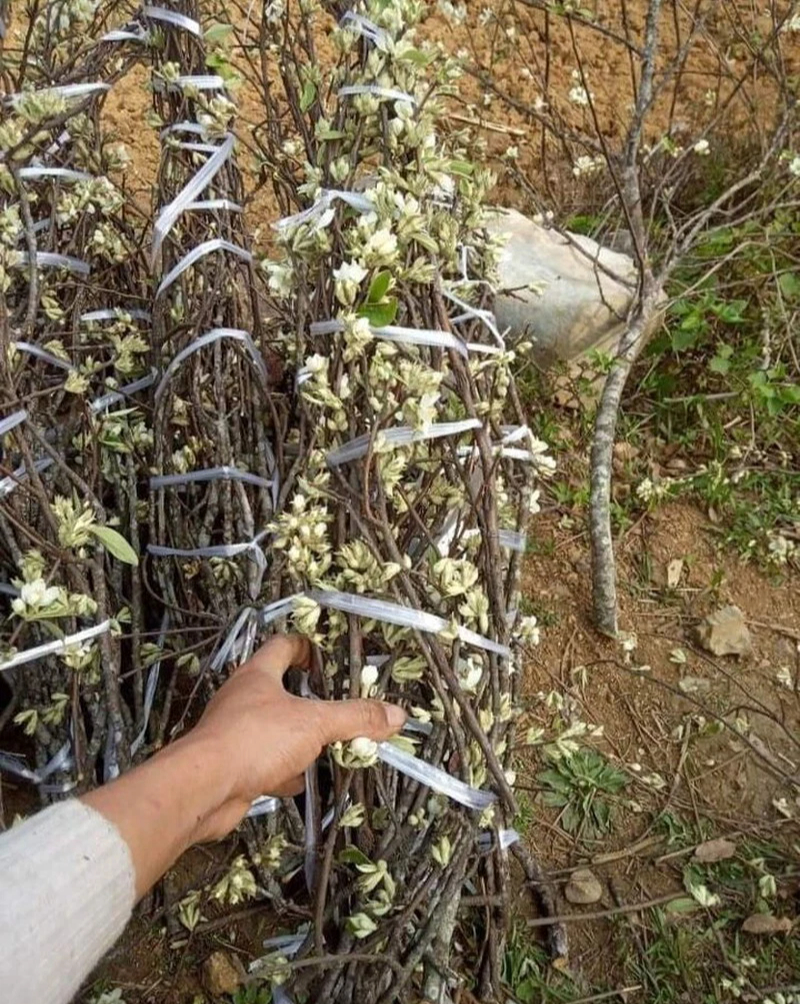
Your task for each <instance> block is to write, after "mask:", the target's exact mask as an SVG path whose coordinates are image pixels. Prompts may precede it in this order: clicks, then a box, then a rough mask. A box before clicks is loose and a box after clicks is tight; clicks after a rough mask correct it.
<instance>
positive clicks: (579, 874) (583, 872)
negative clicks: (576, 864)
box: [564, 868, 603, 906]
mask: <svg viewBox="0 0 800 1004" xmlns="http://www.w3.org/2000/svg"><path fill="white" fill-rule="evenodd" d="M564 896H565V897H566V899H567V902H568V903H574V904H575V905H576V906H588V905H589V904H590V903H597V902H598V901H599V900H600V899H601V898H602V896H603V887H602V885H600V880H599V879H598V878H597V876H596V875H595V873H594V872H592V871H589V869H588V868H579V869H578V870H577V871H576V872H573V873H572V876H571V877H570V880H569V882H567V885H566V887H565V889H564Z"/></svg>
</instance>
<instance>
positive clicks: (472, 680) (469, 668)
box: [458, 658, 483, 694]
mask: <svg viewBox="0 0 800 1004" xmlns="http://www.w3.org/2000/svg"><path fill="white" fill-rule="evenodd" d="M482 677H483V666H482V665H481V664H480V663H479V662H475V661H474V660H473V659H472V658H469V659H465V660H463V662H462V663H461V665H460V667H459V676H458V682H459V683H460V684H461V688H462V690H465V691H466V692H467V693H468V694H474V693H475V690H476V689H477V687H478V684H479V683H480V682H481V679H482Z"/></svg>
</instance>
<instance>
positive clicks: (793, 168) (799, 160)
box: [789, 154, 800, 178]
mask: <svg viewBox="0 0 800 1004" xmlns="http://www.w3.org/2000/svg"><path fill="white" fill-rule="evenodd" d="M789 174H791V175H793V176H794V177H795V178H800V154H798V156H796V157H793V158H792V159H791V160H790V161H789Z"/></svg>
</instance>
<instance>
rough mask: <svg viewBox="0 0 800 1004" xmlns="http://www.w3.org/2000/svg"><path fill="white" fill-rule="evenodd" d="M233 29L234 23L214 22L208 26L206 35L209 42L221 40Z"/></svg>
mask: <svg viewBox="0 0 800 1004" xmlns="http://www.w3.org/2000/svg"><path fill="white" fill-rule="evenodd" d="M232 31H233V25H232V24H212V25H211V27H210V28H206V30H205V33H204V37H205V40H206V41H207V42H221V41H223V39H225V38H227V37H228V35H230V33H231V32H232Z"/></svg>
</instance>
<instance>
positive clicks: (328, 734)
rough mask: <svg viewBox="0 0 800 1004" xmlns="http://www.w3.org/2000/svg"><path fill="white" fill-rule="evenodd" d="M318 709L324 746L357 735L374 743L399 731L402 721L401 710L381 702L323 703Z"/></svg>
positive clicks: (403, 721)
mask: <svg viewBox="0 0 800 1004" xmlns="http://www.w3.org/2000/svg"><path fill="white" fill-rule="evenodd" d="M319 709H320V711H321V713H322V714H321V718H322V729H323V732H324V734H325V742H326V743H332V742H336V740H337V739H344V740H346V739H355V738H356V737H357V736H366V737H367V738H368V739H374V740H375V741H376V742H378V741H380V740H382V739H388V738H389V736H393V735H394V734H395V732H399V731H400V729H402V727H403V725H404V723H405V720H406V713H405V711H403V709H402V708H400V707H398V706H397V705H396V704H384V703H383V701H362V700H352V701H326V702H325V703H324V704H321V705H319Z"/></svg>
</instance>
